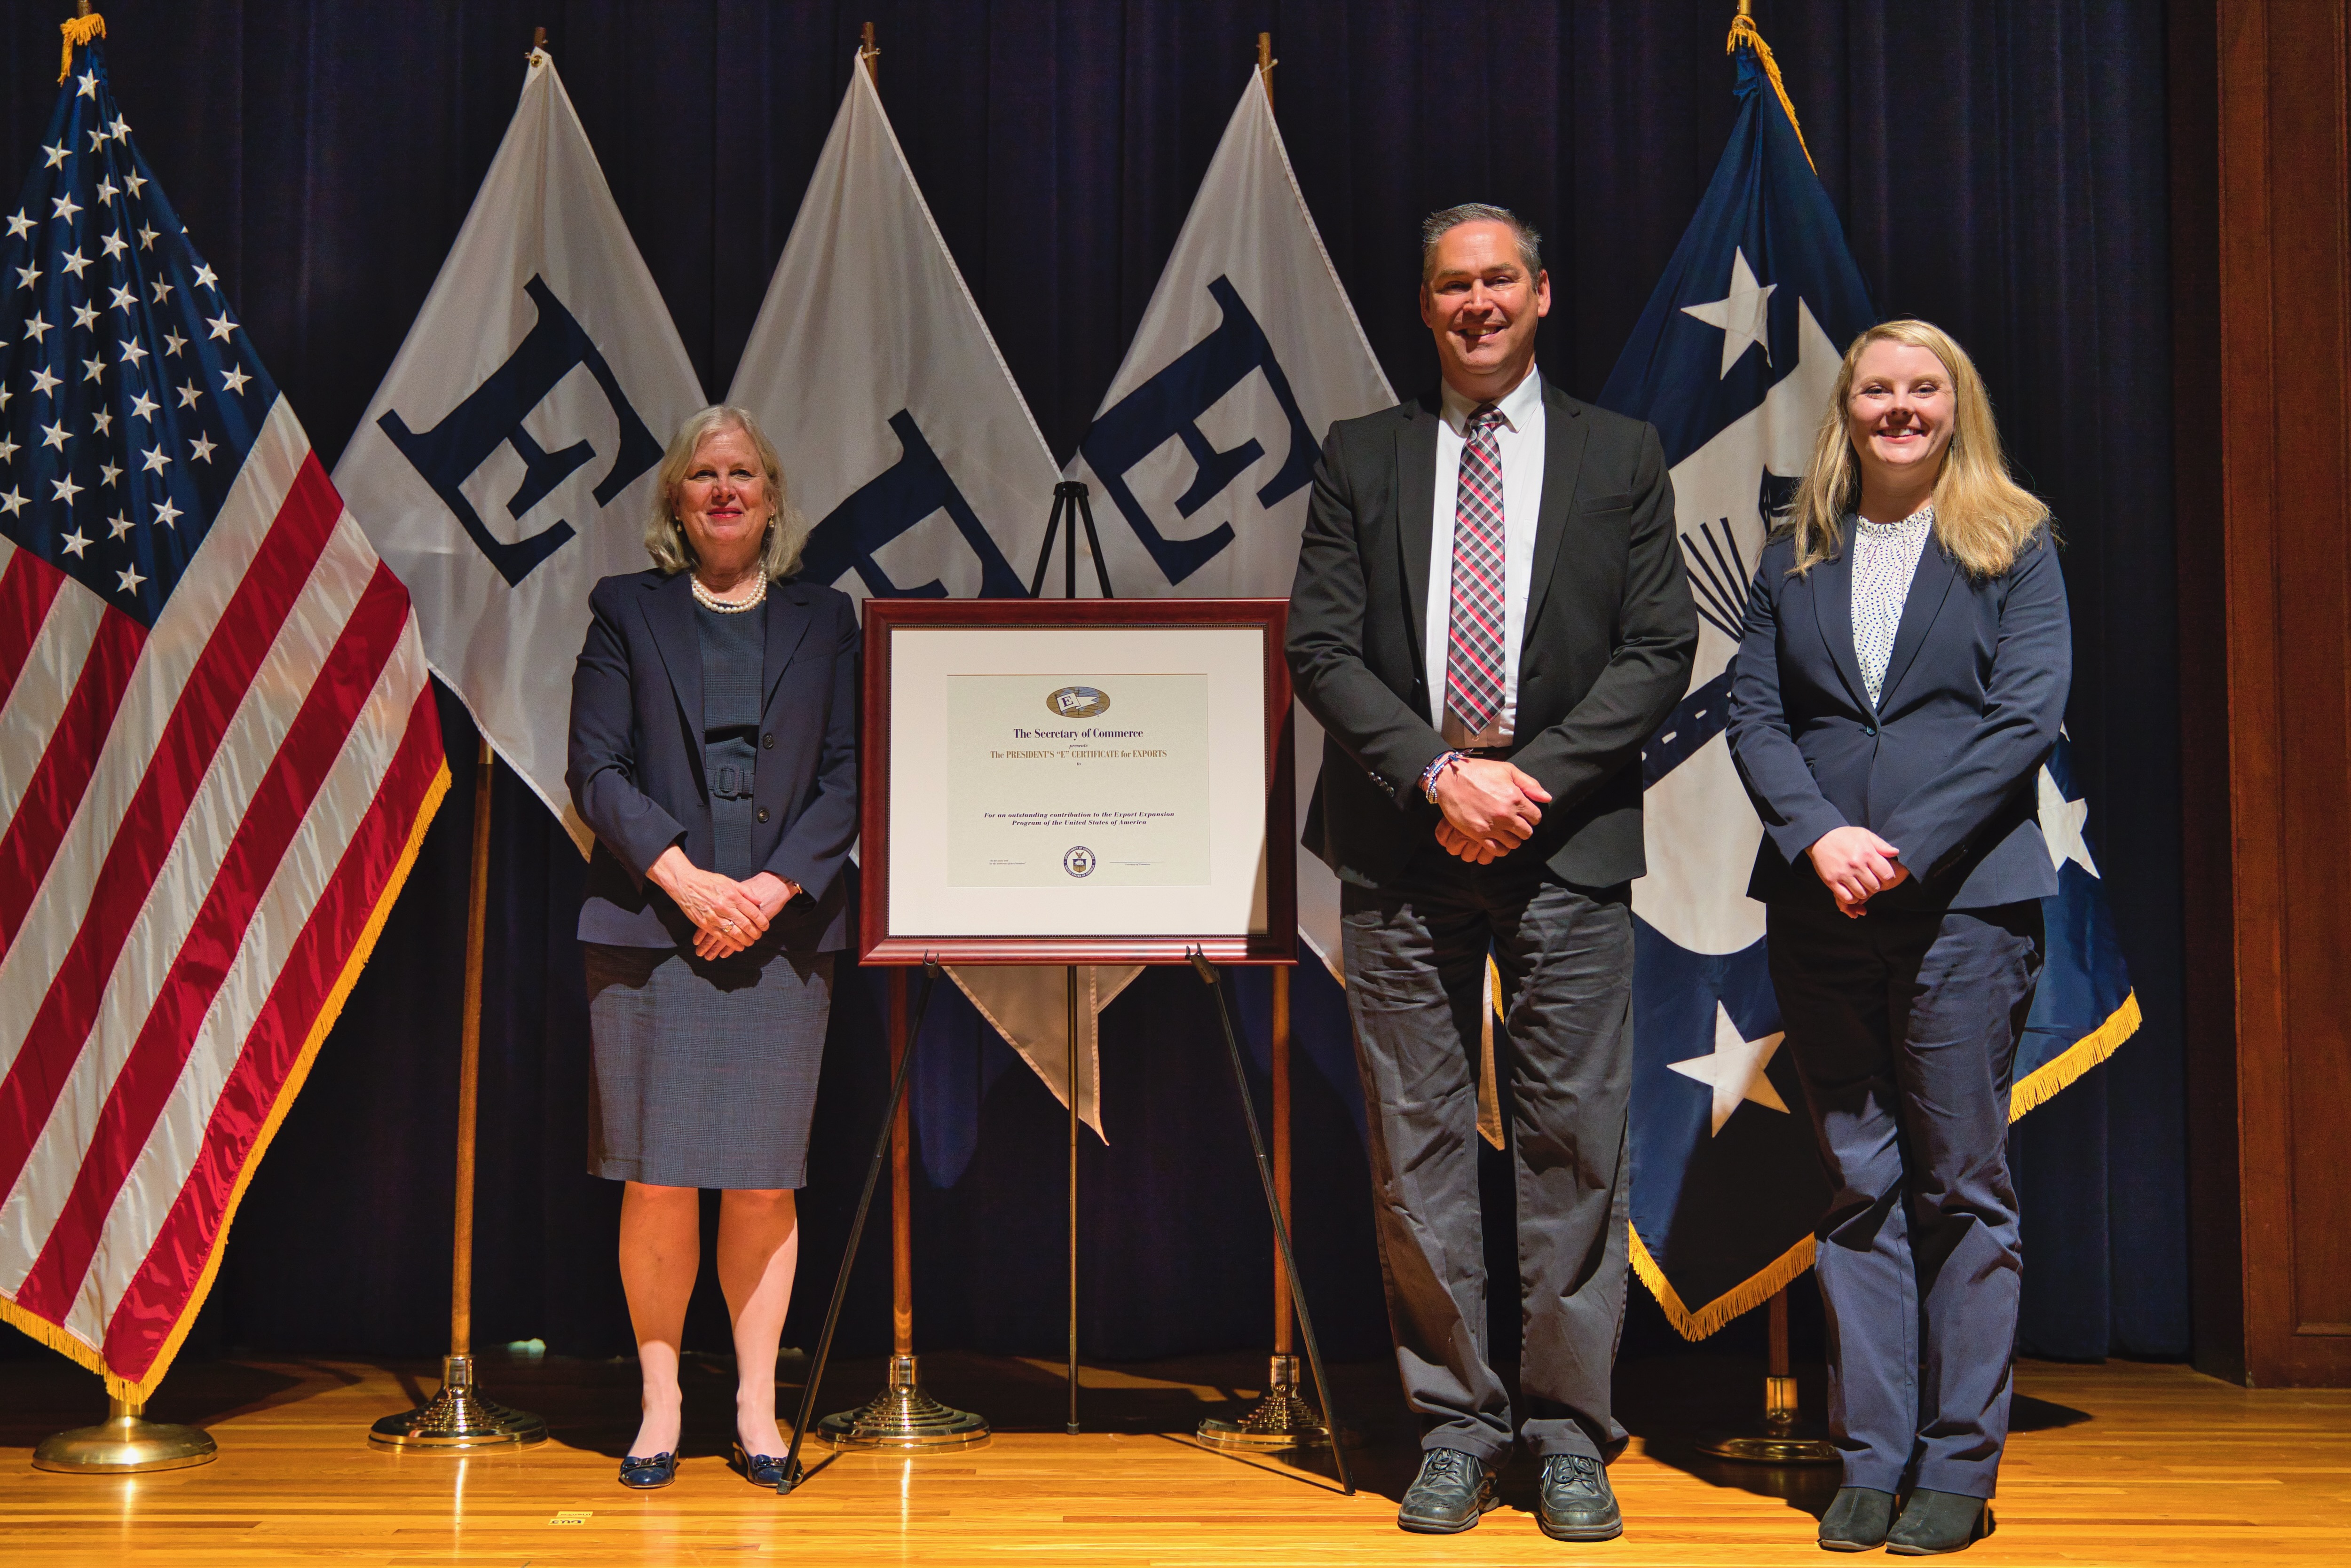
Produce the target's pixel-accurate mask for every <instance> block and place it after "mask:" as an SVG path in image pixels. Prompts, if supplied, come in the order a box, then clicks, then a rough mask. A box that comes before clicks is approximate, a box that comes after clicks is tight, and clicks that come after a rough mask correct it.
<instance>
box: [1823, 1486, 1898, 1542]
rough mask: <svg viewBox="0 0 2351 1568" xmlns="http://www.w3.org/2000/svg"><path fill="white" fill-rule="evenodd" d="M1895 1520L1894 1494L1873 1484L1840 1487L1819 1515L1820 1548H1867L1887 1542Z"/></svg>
mask: <svg viewBox="0 0 2351 1568" xmlns="http://www.w3.org/2000/svg"><path fill="white" fill-rule="evenodd" d="M1893 1523H1894V1494H1893V1493H1892V1492H1890V1491H1879V1490H1877V1489H1876V1487H1839V1488H1838V1489H1837V1494H1836V1500H1835V1501H1834V1502H1832V1503H1830V1504H1829V1511H1827V1512H1826V1513H1824V1514H1823V1515H1821V1550H1822V1551H1823V1552H1869V1551H1874V1550H1875V1549H1876V1548H1877V1547H1880V1546H1883V1545H1885V1544H1886V1530H1887V1529H1888V1527H1890V1526H1891V1525H1892V1524H1893Z"/></svg>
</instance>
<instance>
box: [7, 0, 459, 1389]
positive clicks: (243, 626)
mask: <svg viewBox="0 0 2351 1568" xmlns="http://www.w3.org/2000/svg"><path fill="white" fill-rule="evenodd" d="M5 226H6V232H5V238H0V1194H5V1197H0V1315H5V1317H6V1318H7V1320H8V1321H9V1322H13V1323H15V1324H16V1326H18V1327H19V1328H22V1329H24V1330H25V1331H26V1332H27V1333H31V1334H32V1335H34V1336H35V1337H36V1338H37V1339H39V1340H41V1341H42V1342H43V1343H47V1344H49V1345H51V1346H54V1347H55V1348H57V1349H58V1350H60V1351H63V1352H65V1353H66V1354H68V1355H70V1356H72V1357H73V1358H74V1359H75V1360H77V1361H79V1362H80V1363H82V1364H84V1365H87V1366H89V1367H90V1368H91V1369H92V1370H94V1371H97V1372H99V1373H102V1374H103V1375H105V1377H106V1380H107V1383H108V1386H109V1387H110V1389H111V1390H112V1391H113V1392H114V1393H116V1394H117V1395H121V1396H135V1397H144V1396H145V1395H146V1394H147V1392H148V1391H149V1390H150V1389H151V1388H152V1386H153V1385H155V1384H156V1383H157V1382H158V1381H160V1380H161V1378H162V1375H163V1373H164V1371H165V1369H166V1367H167V1366H168V1364H169V1363H170V1361H171V1358H172V1353H173V1352H174V1351H175V1350H176V1349H177V1348H178V1346H179V1343H180V1341H181V1339H182V1337H183V1335H184V1334H185V1333H186V1329H187V1325H188V1322H189V1321H190V1320H191V1319H192V1318H193V1316H194V1314H195V1311H196V1308H197V1307H198V1306H199V1305H200V1304H201V1302H202V1301H203V1298H204V1292H205V1291H206V1290H207V1289H208V1288H209V1287H210V1285H211V1282H212V1279H213V1274H214V1270H215V1269H216V1267H217V1266H218V1261H219V1257H220V1250H221V1246H222V1243H223V1241H224V1239H225V1236H226V1233H227V1229H228V1222H229V1219H230V1218H231V1216H232V1214H233V1213H234V1211H235V1207H236V1204H237V1200H238V1198H239V1197H240V1196H241V1195H242V1194H243V1192H244V1190H245V1185H246V1182H247V1181H248V1180H249V1179H250V1178H251V1176H252V1174H253V1171H254V1169H255V1167H256V1164H257V1163H258V1161H259V1159H260V1156H261V1154H262V1152H263V1150H264V1148H265V1147H266V1145H267V1144H268V1142H269V1139H270V1137H271V1135H272V1134H274V1133H275V1132H276V1130H277V1124H278V1123H279V1121H280V1120H281V1119H282V1118H283V1117H284V1115H285V1113H286V1111H287V1108H288V1107H289V1106H290V1105H291V1103H292V1102H293V1097H294V1094H295V1092H296V1091H297V1090H298V1088H299V1087H300V1086H301V1082H302V1080H303V1077H304V1075H305V1074H306V1073H307V1071H308V1068H309V1064H310V1061H311V1060H312V1057H313V1055H314V1054H315V1053H316V1051H317V1050H318V1048H319V1041H320V1040H321V1039H322V1038H323V1037H324V1035H325V1033H326V1031H327V1030H328V1028H329V1025H330V1024H331V1023H332V1022H333V1019H334V1017H335V1014H336V1012H337V1011H338V1010H339V1009H340V1007H341V1005H342V1001H343V998H345V996H346V995H347V994H348V993H349V991H350V987H351V984H352V982H353V981H354V979H355V978H356V977H357V976H358V972H359V969H360V965H361V964H362V963H364V962H365V960H366V957H367V954H368V950H369V948H370V947H371V945H372V944H373V942H374V939H375V936H376V934H377V932H378V931H379V930H380V929H381V925H382V923H383V918H384V916H385V915H386V913H387V912H388V911H389V909H390V906H391V904H392V898H393V896H394V895H395V894H396V893H397V892H398V890H399V887H400V883H401V881H402V877H403V876H404V875H405V874H406V872H407V870H408V867H409V865H410V863H411V862H412V861H413V858H414V855H415V851H416V846H417V843H418V841H419V840H420V839H421V838H422V836H423V831H424V825H425V823H426V822H427V821H429V820H430V818H431V816H432V812H433V810H434V807H435V806H436V805H438V804H439V802H440V800H441V797H442V795H443V793H444V791H445V790H446V789H447V785H448V770H447V768H446V765H445V764H444V760H443V756H442V747H441V732H440V725H439V722H438V720H437V718H436V717H435V715H434V703H433V695H432V692H431V690H430V688H429V686H428V684H427V680H426V674H425V665H424V657H423V649H422V647H421V645H420V643H419V642H418V639H417V633H416V626H415V622H414V619H413V616H412V615H411V613H410V612H409V604H408V594H407V591H405V590H404V589H403V588H402V586H401V585H400V582H399V580H397V579H396V578H394V577H393V576H392V573H391V572H389V571H388V570H385V569H384V567H383V565H382V563H381V562H380V561H379V560H378V559H376V555H375V552H374V551H373V550H372V549H370V548H369V546H368V543H367V540H366V538H364V537H363V536H362V535H361V534H360V529H359V526H358V524H357V523H355V522H354V521H353V520H352V518H351V517H350V515H349V514H348V513H346V512H345V511H344V509H343V505H342V501H341V499H340V497H338V496H337V495H336V493H335V489H334V486H332V485H331V484H330V483H329V480H328V478H327V474H326V471H325V469H324V468H322V467H321V466H320V465H319V460H318V458H317V457H316V456H315V455H313V454H312V452H311V450H310V443H309V440H308V437H306V436H305V435H304V434H303V433H302V428H301V426H300V424H299V423H297V422H296V420H295V417H294V413H293V411H292V410H291V409H290V408H288V407H287V404H286V402H285V400H284V399H283V398H281V397H280V396H279V395H278V392H277V385H276V383H274V382H272V381H271V380H270V379H269V373H268V371H266V370H264V369H263V368H262V366H261V361H259V360H258V359H257V358H256V357H255V355H254V353H253V348H252V344H251V343H250V342H248V341H247V340H246V332H245V329H244V328H243V327H242V326H241V325H239V323H238V321H237V318H236V314H235V311H234V310H233V309H232V308H230V305H229V301H228V298H227V296H226V295H225V293H224V291H223V289H222V287H221V282H220V278H219V277H218V276H217V275H216V274H215V273H214V270H213V269H212V267H209V266H207V265H206V264H205V262H204V258H203V257H202V256H198V255H197V254H196V252H195V249H194V247H193V246H191V245H190V243H189V240H188V235H187V232H186V230H185V229H184V228H183V226H182V225H181V223H180V219H179V216H178V214H175V213H174V212H173V211H172V206H171V204H170V203H169V202H167V201H166V200H165V199H164V196H163V192H162V187H161V186H160V185H159V184H157V183H156V182H155V178H154V176H153V174H152V172H150V170H149V168H148V165H147V162H146V160H144V159H143V158H141V156H140V155H139V151H138V148H137V146H136V145H135V143H134V142H133V141H132V140H131V127H130V125H129V124H128V122H126V121H125V120H123V118H122V116H121V114H120V111H119V110H118V109H117V108H116V105H115V101H114V96H113V93H112V91H111V90H110V88H109V87H108V85H107V78H106V67H105V62H104V59H103V57H102V54H101V51H100V48H99V47H98V46H96V45H89V46H85V47H80V48H78V49H77V50H75V51H74V55H73V63H72V64H71V65H70V66H69V68H68V76H67V78H64V79H63V80H62V81H61V83H60V85H59V89H58V93H57V109H56V110H55V111H54V112H53V113H52V114H51V116H50V119H49V126H48V131H47V136H46V137H45V139H44V144H43V147H42V150H41V153H40V156H39V157H38V158H37V159H36V160H35V162H34V165H33V170H32V173H31V175H30V177H29V178H27V179H26V182H25V186H24V191H23V194H22V196H21V197H20V198H19V200H18V202H17V204H16V207H15V209H14V210H13V211H12V212H10V213H9V214H6V216H5Z"/></svg>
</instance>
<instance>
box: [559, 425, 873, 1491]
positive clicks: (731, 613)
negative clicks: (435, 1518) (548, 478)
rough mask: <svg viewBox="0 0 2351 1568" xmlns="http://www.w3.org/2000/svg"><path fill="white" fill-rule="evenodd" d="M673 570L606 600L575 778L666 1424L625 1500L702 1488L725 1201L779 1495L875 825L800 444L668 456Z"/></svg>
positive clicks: (753, 432)
mask: <svg viewBox="0 0 2351 1568" xmlns="http://www.w3.org/2000/svg"><path fill="white" fill-rule="evenodd" d="M654 496H655V500H654V506H653V512H652V515H651V516H650V517H648V518H647V519H646V530H645V549H646V552H647V553H648V554H649V555H651V556H652V557H653V570H650V571H643V572H637V573H634V574H632V575H630V576H624V577H609V578H606V579H605V580H603V581H601V582H600V583H598V584H597V585H596V587H595V590H594V591H593V592H592V593H591V594H590V596H589V601H588V602H589V610H590V621H589V627H588V639H587V643H586V646H584V647H583V648H582V649H581V650H580V665H579V669H578V672H577V673H576V674H574V675H573V677H572V685H571V744H570V757H569V770H568V773H567V779H568V782H569V785H570V787H571V799H572V801H573V803H574V804H575V805H576V806H577V807H578V808H579V810H580V818H581V820H583V821H586V822H587V824H588V825H589V827H590V828H592V829H594V830H595V833H596V848H595V852H594V853H593V855H592V856H591V857H590V860H589V862H588V889H587V897H586V899H585V900H584V901H583V903H582V904H581V905H580V941H581V944H582V945H583V946H585V948H586V950H587V968H588V1015H589V1025H590V1034H591V1039H592V1050H593V1059H594V1069H595V1071H594V1078H593V1081H592V1084H591V1091H592V1092H591V1095H590V1124H589V1170H590V1173H591V1174H593V1175H596V1176H604V1177H607V1178H609V1179H611V1180H614V1181H622V1182H626V1183H627V1184H628V1185H627V1186H626V1188H625V1189H624V1192H623V1195H622V1200H621V1284H622V1290H623V1291H625V1292H626V1293H627V1295H628V1300H629V1320H630V1322H631V1324H632V1327H633V1328H634V1330H635V1333H636V1339H637V1362H638V1366H639V1369H640V1373H641V1375H642V1378H643V1422H642V1424H641V1425H640V1426H639V1427H638V1428H637V1436H636V1437H635V1439H634V1440H633V1441H632V1442H631V1443H630V1445H629V1450H628V1457H627V1458H624V1459H622V1461H621V1483H622V1485H623V1486H629V1487H634V1488H639V1489H646V1488H652V1487H659V1486H666V1485H667V1484H669V1481H670V1479H671V1478H672V1477H673V1476H674V1474H675V1472H676V1468H677V1458H676V1452H677V1438H678V1428H679V1423H680V1413H679V1389H678V1381H677V1366H678V1338H679V1333H680V1331H681V1330H682V1329H683V1327H684V1321H685V1305H686V1300H687V1298H688V1297H689V1296H691V1295H692V1294H693V1292H694V1276H695V1265H696V1263H697V1261H698V1260H699V1257H700V1247H699V1240H698V1236H697V1230H698V1228H699V1224H700V1218H699V1210H700V1197H701V1195H700V1192H699V1190H698V1189H699V1188H703V1187H718V1188H721V1189H723V1192H722V1195H721V1198H720V1202H719V1208H718V1246H717V1262H718V1283H719V1286H720V1288H721V1289H722V1290H723V1291H725V1293H726V1309H727V1314H728V1316H729V1317H730V1318H731V1319H732V1320H733V1322H734V1329H735V1360H736V1369H737V1390H736V1396H735V1430H736V1436H737V1443H736V1448H735V1452H734V1456H733V1459H732V1464H733V1466H734V1468H735V1469H737V1471H738V1472H740V1473H742V1474H744V1475H745V1476H747V1478H748V1479H751V1480H752V1481H754V1482H756V1483H758V1484H759V1485H762V1486H773V1485H774V1484H775V1482H776V1479H777V1476H778V1473H779V1468H780V1460H778V1458H776V1457H775V1456H777V1455H779V1454H781V1453H782V1452H783V1451H784V1444H783V1441H782V1438H781V1435H780V1434H779V1433H778V1430H777V1427H776V1376H775V1369H776V1347H777V1344H778V1340H779V1337H780V1336H781V1334H782V1333H783V1325H784V1310H785V1308H786V1306H787V1305H788V1304H789V1301H790V1300H791V1291H792V1276H793V1272H794V1270H795V1265H796V1264H797V1261H798V1260H799V1225H798V1211H797V1208H796V1206H795V1203H794V1199H793V1196H792V1195H793V1191H794V1189H795V1188H797V1187H799V1186H800V1185H801V1184H802V1182H803V1180H804V1178H805V1176H806V1172H807V1166H808V1140H809V1124H810V1117H811V1114H812V1113H813V1110H814V1107H815V1102H816V1083H817V1069H818V1065H819V1062H820V1060H821V1058H822V1055H823V1050H824V1035H825V1025H826V1020H827V1019H828V1017H829V1016H830V1014H831V1002H832V957H833V954H834V953H835V952H837V951H838V950H839V949H841V948H842V947H844V946H847V945H848V941H849V929H848V918H847V913H846V912H847V907H848V891H847V888H846V886H845V885H844V882H843V879H842V877H841V867H842V865H843V863H844V862H846V861H847V859H848V855H849V846H850V843H851V841H852V840H853V839H854V838H855V837H856V833H857V732H856V706H857V615H856V612H855V610H854V609H853V608H852V606H851V604H850V602H849V599H848V596H847V595H845V594H843V593H841V592H840V591H838V590H836V589H832V588H829V587H826V586H824V585H823V584H821V583H813V582H805V581H801V580H798V579H796V578H795V577H794V576H793V575H792V574H793V572H794V571H795V570H797V568H798V565H799V554H800V544H801V541H802V540H803V539H804V538H806V537H807V532H808V528H807V525H806V523H805V522H804V521H803V520H802V519H801V518H800V517H799V514H798V513H797V512H795V511H794V510H793V508H792V507H791V505H790V503H789V499H788V498H787V497H786V493H785V489H784V475H783V468H782V465H781V464H780V463H779V462H778V460H777V456H776V449H775V448H774V447H773V446H772V445H770V444H768V438H767V437H766V436H764V435H762V434H759V427H758V424H757V423H754V422H753V421H752V419H751V416H750V415H749V414H747V413H744V412H743V411H742V410H740V409H734V408H706V409H704V410H703V411H702V412H701V413H697V414H695V415H694V416H693V417H691V418H689V419H688V420H687V421H686V422H685V423H684V425H683V426H681V427H680V429H679V430H678V433H677V435H676V437H675V439H674V440H673V441H672V442H671V443H670V444H669V451H668V452H667V454H666V455H664V457H663V458H662V464H661V468H660V472H659V483H658V485H657V486H655V491H654Z"/></svg>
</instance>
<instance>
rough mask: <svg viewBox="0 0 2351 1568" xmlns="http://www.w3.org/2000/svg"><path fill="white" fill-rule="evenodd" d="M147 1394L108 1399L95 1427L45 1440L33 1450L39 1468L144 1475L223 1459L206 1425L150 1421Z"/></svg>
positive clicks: (49, 1437) (34, 1466) (83, 1472)
mask: <svg viewBox="0 0 2351 1568" xmlns="http://www.w3.org/2000/svg"><path fill="white" fill-rule="evenodd" d="M146 1407H147V1402H146V1401H145V1400H143V1399H109V1400H108V1401H107V1416H106V1419H105V1420H103V1421H100V1422H99V1424H98V1425H97V1426H95V1427H75V1428H74V1429H73V1430H72V1431H70V1432H55V1433H52V1434H50V1435H49V1436H48V1437H44V1438H42V1439H41V1443H40V1447H38V1448H35V1449H34V1450H33V1468H34V1469H37V1470H64V1471H68V1472H69V1473H73V1474H78V1475H102V1476H121V1475H143V1474H146V1473H148V1472H150V1471H153V1470H184V1469H189V1468H191V1467H192V1466H195V1465H209V1464H211V1463H212V1462H213V1461H214V1459H217V1458H220V1450H219V1449H218V1448H215V1447H214V1445H213V1437H212V1434H211V1433H209V1432H207V1431H205V1430H204V1428H203V1427H183V1426H179V1425H177V1424H176V1423H174V1422H170V1421H150V1420H148V1419H146V1418H145V1417H144V1416H142V1415H141V1411H143V1410H144V1409H146Z"/></svg>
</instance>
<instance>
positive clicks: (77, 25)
mask: <svg viewBox="0 0 2351 1568" xmlns="http://www.w3.org/2000/svg"><path fill="white" fill-rule="evenodd" d="M57 31H58V32H60V33H63V34H64V35H65V36H66V42H65V47H64V48H63V49H62V50H61V51H59V53H58V56H57V80H58V81H60V82H62V81H64V80H65V79H66V78H68V77H69V76H71V75H73V52H74V50H76V49H77V48H84V47H88V46H89V41H90V40H91V39H92V38H103V37H106V18H105V17H103V16H99V14H98V13H97V12H95V11H92V12H91V13H89V15H88V16H74V17H69V18H68V19H67V20H66V21H63V22H60V23H58V24H57Z"/></svg>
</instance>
